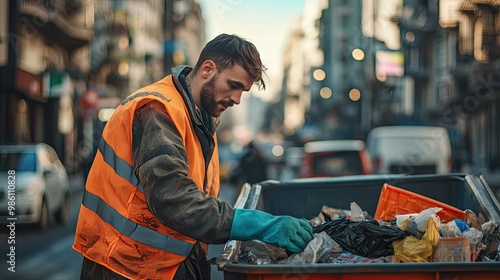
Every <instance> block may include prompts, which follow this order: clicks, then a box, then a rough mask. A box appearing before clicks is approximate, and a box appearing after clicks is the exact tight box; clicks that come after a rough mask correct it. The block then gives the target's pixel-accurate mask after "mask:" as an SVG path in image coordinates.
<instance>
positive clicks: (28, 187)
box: [0, 143, 70, 229]
mask: <svg viewBox="0 0 500 280" xmlns="http://www.w3.org/2000/svg"><path fill="white" fill-rule="evenodd" d="M69 198H70V188H69V181H68V175H67V172H66V169H65V168H64V166H63V165H62V163H61V161H60V160H59V157H58V156H57V153H56V152H55V151H54V149H52V147H50V146H49V145H47V144H43V143H40V144H33V145H10V146H0V223H9V222H10V221H15V223H16V224H34V225H36V226H37V227H39V228H40V229H46V228H47V227H48V226H49V225H50V221H51V218H52V217H55V218H56V221H57V222H59V223H63V224H64V223H66V222H67V220H68V210H69Z"/></svg>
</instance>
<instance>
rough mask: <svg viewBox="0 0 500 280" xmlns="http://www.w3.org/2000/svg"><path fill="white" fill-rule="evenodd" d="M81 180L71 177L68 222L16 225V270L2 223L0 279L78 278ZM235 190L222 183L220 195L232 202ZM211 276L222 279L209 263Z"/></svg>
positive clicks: (213, 251) (214, 251)
mask: <svg viewBox="0 0 500 280" xmlns="http://www.w3.org/2000/svg"><path fill="white" fill-rule="evenodd" d="M82 190H83V180H82V179H81V177H76V178H71V191H72V197H71V208H70V219H69V222H68V224H67V225H65V226H61V225H57V224H53V225H52V226H51V227H50V228H49V229H48V230H46V231H40V230H38V229H35V228H32V227H26V226H23V227H16V229H15V238H16V244H15V262H16V263H15V272H10V271H9V270H7V268H8V267H10V265H9V264H7V262H6V258H7V256H6V255H7V254H8V253H9V251H8V249H9V247H10V246H11V245H9V244H7V237H8V231H7V227H6V226H5V225H2V228H1V231H0V279H2V280H7V279H9V280H10V279H22V280H39V279H50V280H73V279H79V278H80V267H81V263H82V256H81V255H80V254H78V253H76V252H75V251H74V250H73V249H72V248H71V246H72V244H73V239H74V233H75V227H76V220H77V216H78V209H79V207H80V202H81V199H82ZM236 194H237V190H236V188H235V187H233V186H226V187H222V189H221V199H223V200H226V201H228V202H229V203H230V204H231V205H233V204H234V201H235V199H236ZM222 249H223V245H217V246H211V247H210V249H209V258H212V257H216V256H219V255H220V253H221V252H222ZM212 277H213V279H214V280H217V279H222V272H220V271H217V268H216V267H215V266H212Z"/></svg>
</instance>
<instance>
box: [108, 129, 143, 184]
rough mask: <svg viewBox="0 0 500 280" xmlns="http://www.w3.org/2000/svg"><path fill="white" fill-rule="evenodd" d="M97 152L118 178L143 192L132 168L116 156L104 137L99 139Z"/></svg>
mask: <svg viewBox="0 0 500 280" xmlns="http://www.w3.org/2000/svg"><path fill="white" fill-rule="evenodd" d="M99 151H100V152H101V154H102V157H103V158H104V161H105V162H106V163H107V164H108V165H109V166H110V167H111V168H113V170H115V172H116V174H117V175H118V176H120V177H122V178H123V179H125V180H127V181H129V182H130V184H132V185H134V186H136V187H138V188H139V191H141V192H144V189H143V187H142V185H141V184H140V183H139V180H138V179H137V177H135V174H134V168H133V167H132V166H130V165H129V164H128V163H127V162H126V161H124V160H123V159H121V158H119V157H118V156H117V155H116V153H115V150H113V148H112V147H111V146H110V145H109V144H108V142H106V140H105V139H104V137H103V138H101V142H99Z"/></svg>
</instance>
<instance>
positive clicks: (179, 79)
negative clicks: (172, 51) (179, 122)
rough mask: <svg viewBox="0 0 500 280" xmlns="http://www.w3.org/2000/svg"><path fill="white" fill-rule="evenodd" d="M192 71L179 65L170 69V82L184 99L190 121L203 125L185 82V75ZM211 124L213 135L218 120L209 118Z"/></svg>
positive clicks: (191, 68) (199, 111) (187, 84)
mask: <svg viewBox="0 0 500 280" xmlns="http://www.w3.org/2000/svg"><path fill="white" fill-rule="evenodd" d="M191 71H193V67H191V66H186V65H181V66H177V67H174V68H172V80H173V82H174V85H175V87H176V88H177V90H178V91H179V93H180V94H181V96H182V98H183V99H184V103H185V104H186V107H187V109H188V111H189V115H190V116H191V119H192V120H194V122H195V123H196V125H204V124H203V121H202V120H203V118H202V116H201V114H202V113H201V109H199V108H198V107H197V106H196V104H195V103H194V100H193V94H192V92H191V87H190V85H189V81H188V80H187V75H188V74H189V73H190V72H191ZM183 85H184V86H183ZM210 122H211V133H212V134H213V133H214V132H215V130H216V129H217V126H218V125H219V122H220V120H219V118H214V117H210Z"/></svg>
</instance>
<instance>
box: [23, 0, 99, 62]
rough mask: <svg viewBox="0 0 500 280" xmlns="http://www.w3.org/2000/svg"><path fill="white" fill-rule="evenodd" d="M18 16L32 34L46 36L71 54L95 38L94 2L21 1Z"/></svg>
mask: <svg viewBox="0 0 500 280" xmlns="http://www.w3.org/2000/svg"><path fill="white" fill-rule="evenodd" d="M19 3H20V5H19V13H20V15H21V16H23V17H24V18H25V19H27V20H28V22H27V27H28V28H29V29H30V32H37V31H39V32H42V33H43V34H44V36H45V37H46V38H47V39H49V40H51V41H53V42H55V43H57V44H59V45H60V46H62V47H63V48H64V49H65V50H67V51H68V52H69V53H71V52H72V51H73V50H75V49H78V48H80V47H82V46H85V45H87V44H88V43H89V42H90V41H91V40H92V38H93V24H94V10H93V9H94V6H93V0H21V1H20V2H19Z"/></svg>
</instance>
